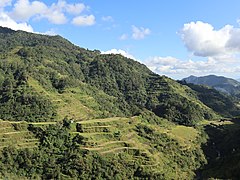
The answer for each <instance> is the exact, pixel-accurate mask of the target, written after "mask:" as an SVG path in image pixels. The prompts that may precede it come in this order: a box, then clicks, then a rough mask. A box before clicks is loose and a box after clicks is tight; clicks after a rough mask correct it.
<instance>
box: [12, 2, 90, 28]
mask: <svg viewBox="0 0 240 180" xmlns="http://www.w3.org/2000/svg"><path fill="white" fill-rule="evenodd" d="M86 9H88V7H87V6H85V5H84V4H83V3H76V4H71V3H67V1H65V0H58V1H57V3H52V4H51V5H49V6H48V5H46V4H45V3H43V2H41V1H37V0H36V1H32V2H30V1H29V0H18V1H17V2H16V3H15V4H14V8H13V10H12V12H10V13H9V14H10V16H11V17H12V19H14V20H15V21H22V22H23V21H28V20H29V19H30V18H35V19H42V18H46V19H47V20H48V21H49V22H50V23H53V24H65V23H67V22H68V18H67V17H69V16H68V15H70V17H72V16H73V15H79V14H81V13H82V12H83V11H84V10H86ZM92 16H93V15H90V16H83V15H82V16H78V17H75V18H74V19H75V20H74V21H76V19H78V18H79V17H85V18H92ZM87 20H89V19H87Z"/></svg>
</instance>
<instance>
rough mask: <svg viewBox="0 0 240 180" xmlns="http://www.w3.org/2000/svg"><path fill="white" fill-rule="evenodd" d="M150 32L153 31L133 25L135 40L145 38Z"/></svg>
mask: <svg viewBox="0 0 240 180" xmlns="http://www.w3.org/2000/svg"><path fill="white" fill-rule="evenodd" d="M150 33H151V31H150V29H148V28H143V27H140V28H138V27H136V26H132V38H133V39H135V40H139V39H144V38H145V37H146V36H147V35H149V34H150Z"/></svg>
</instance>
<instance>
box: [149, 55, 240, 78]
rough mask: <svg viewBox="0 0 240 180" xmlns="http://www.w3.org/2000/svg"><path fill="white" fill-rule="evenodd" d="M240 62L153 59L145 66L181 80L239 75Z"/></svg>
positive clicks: (170, 58)
mask: <svg viewBox="0 0 240 180" xmlns="http://www.w3.org/2000/svg"><path fill="white" fill-rule="evenodd" d="M238 61H239V60H238V59H237V58H233V59H232V60H231V61H225V60H222V59H219V58H213V57H209V58H208V59H207V60H201V61H193V60H187V61H183V60H180V59H177V58H174V57H171V56H169V57H151V58H149V59H147V60H146V61H145V64H146V65H147V66H148V67H149V68H150V69H151V70H152V71H154V72H156V73H158V74H161V75H167V76H170V77H172V78H177V79H181V78H183V77H186V76H189V75H191V74H193V75H206V74H218V75H224V74H228V75H229V74H237V73H238V72H239V70H240V65H237V66H236V64H237V63H236V62H238Z"/></svg>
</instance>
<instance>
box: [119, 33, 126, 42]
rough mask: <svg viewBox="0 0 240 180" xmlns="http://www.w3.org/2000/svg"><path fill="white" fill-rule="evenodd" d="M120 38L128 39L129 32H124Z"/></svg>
mask: <svg viewBox="0 0 240 180" xmlns="http://www.w3.org/2000/svg"><path fill="white" fill-rule="evenodd" d="M119 39H120V40H122V41H123V40H127V39H128V35H127V34H122V35H121V36H120V37H119Z"/></svg>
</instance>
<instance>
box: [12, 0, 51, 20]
mask: <svg viewBox="0 0 240 180" xmlns="http://www.w3.org/2000/svg"><path fill="white" fill-rule="evenodd" d="M47 9H48V7H47V6H46V5H45V4H44V3H43V2H40V1H33V2H31V3H30V2H29V0H18V1H17V2H16V3H15V4H14V8H13V11H12V12H11V13H10V15H11V17H12V18H13V19H14V20H17V21H27V20H29V18H31V17H32V16H35V15H37V14H42V13H44V12H46V11H47Z"/></svg>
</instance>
